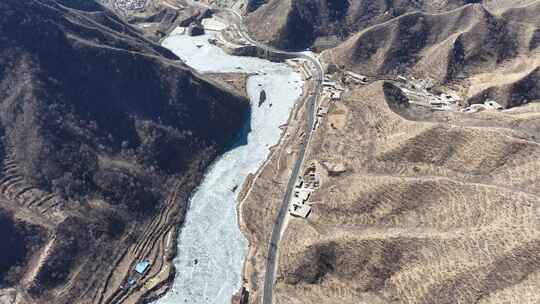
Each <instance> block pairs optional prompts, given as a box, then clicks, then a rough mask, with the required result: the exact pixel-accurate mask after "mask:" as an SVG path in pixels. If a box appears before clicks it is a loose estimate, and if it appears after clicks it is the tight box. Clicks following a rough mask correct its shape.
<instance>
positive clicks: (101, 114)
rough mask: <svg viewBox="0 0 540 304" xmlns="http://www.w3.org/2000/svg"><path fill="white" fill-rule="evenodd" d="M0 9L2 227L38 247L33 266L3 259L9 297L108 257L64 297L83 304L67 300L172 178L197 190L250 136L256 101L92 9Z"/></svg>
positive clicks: (41, 4) (45, 1) (147, 213)
mask: <svg viewBox="0 0 540 304" xmlns="http://www.w3.org/2000/svg"><path fill="white" fill-rule="evenodd" d="M0 11H1V12H2V13H1V14H0V132H1V135H2V137H1V140H0V147H1V149H0V150H1V152H2V153H1V154H2V158H3V168H2V172H1V178H2V179H1V180H0V209H1V210H3V211H2V212H3V213H2V214H5V215H3V217H2V218H6V220H5V221H4V220H1V222H2V223H0V224H2V225H4V224H3V223H4V222H5V223H6V224H5V225H6V227H7V226H9V227H11V228H10V230H7V231H13V238H14V239H15V242H16V243H17V242H18V243H17V244H18V245H17V246H18V247H17V248H22V249H21V250H24V249H25V248H26V247H28V248H33V250H32V252H30V253H28V254H26V253H25V254H24V256H27V257H26V258H24V259H23V261H21V260H17V259H13V258H12V257H10V256H9V255H8V256H5V257H4V256H3V253H0V265H1V267H0V272H2V273H0V276H4V275H5V274H7V273H9V274H10V277H11V278H12V279H11V280H2V281H1V282H0V287H2V286H10V285H14V284H19V285H21V286H23V287H25V288H29V289H28V290H30V291H31V294H32V296H33V297H34V296H35V297H46V295H47V294H48V292H49V291H51V290H52V289H53V288H56V287H58V286H62V285H63V284H65V283H66V280H68V279H69V278H70V276H72V275H74V273H73V271H74V269H73V268H72V267H74V266H73V265H77V269H79V270H80V269H85V267H86V266H88V265H89V264H92V262H91V261H93V260H100V259H101V262H102V263H100V264H99V265H98V266H96V265H95V264H94V265H92V267H93V270H92V271H93V273H92V271H89V270H88V269H87V271H82V272H81V271H80V272H78V273H77V276H79V280H78V281H77V280H75V281H74V282H71V283H70V285H69V288H68V287H66V288H68V290H63V291H62V293H61V294H62V296H64V297H65V301H64V302H66V301H67V302H69V301H72V302H71V303H78V302H79V301H77V300H74V299H76V298H77V297H78V296H81V297H83V294H78V295H77V292H73V293H70V290H77V288H80V286H78V284H83V283H84V284H91V283H92V280H93V279H98V278H92V277H91V276H92V275H93V274H95V275H96V276H99V275H100V273H101V271H103V269H105V268H107V267H111V266H112V265H111V264H108V259H113V258H114V257H115V255H116V254H117V253H118V251H121V249H122V248H124V247H125V246H127V245H128V243H129V241H127V242H126V239H125V238H124V237H125V236H127V235H130V238H129V239H131V240H134V239H135V238H136V237H137V233H138V232H137V231H139V230H142V229H144V225H145V223H146V221H147V219H151V218H152V216H153V215H154V214H155V213H157V212H158V211H159V210H160V208H162V204H163V201H164V200H165V197H166V195H167V194H168V193H169V192H170V191H173V190H174V189H173V188H171V185H172V184H173V183H172V182H171V181H172V180H184V183H183V185H186V188H185V189H183V191H184V192H185V193H187V192H188V191H189V188H190V187H193V185H194V183H195V182H196V180H197V179H198V178H199V176H200V174H201V172H202V170H203V169H204V168H205V166H206V165H207V164H208V163H209V162H210V161H211V160H212V159H213V158H215V157H216V155H217V153H218V152H219V151H220V150H222V149H223V148H224V147H225V146H226V145H227V144H228V143H229V141H230V140H231V139H232V138H233V136H234V135H235V134H236V133H237V131H238V130H239V129H240V128H241V127H242V125H243V122H244V120H245V117H246V115H247V109H248V107H247V100H246V99H245V98H244V97H241V96H239V95H236V94H235V93H232V92H230V91H228V90H225V89H223V88H221V87H220V85H219V84H218V83H217V82H214V81H213V80H209V79H206V78H205V77H202V76H200V75H197V74H196V73H194V72H193V71H191V70H190V69H188V68H187V67H186V66H185V65H184V64H183V63H182V62H180V61H179V60H178V58H176V57H175V55H173V54H172V53H171V52H169V51H168V50H166V49H163V48H162V47H160V46H159V45H156V44H154V43H152V42H150V41H148V40H146V39H145V38H143V37H141V36H139V35H138V34H137V32H136V31H135V30H133V29H131V28H130V27H129V26H128V25H126V24H125V23H124V22H122V21H121V20H120V19H119V18H118V17H116V16H115V15H112V14H111V13H110V12H109V11H107V10H105V9H103V8H102V7H101V5H99V4H97V3H95V2H94V1H90V0H89V1H84V2H81V1H78V2H77V1H67V0H62V1H54V0H39V1H38V0H28V1H19V0H3V1H1V2H0ZM179 203H182V204H183V203H184V202H183V201H182V202H179ZM4 211H5V212H4ZM178 217H180V215H178ZM12 222H18V223H28V224H25V225H22V224H10V223H12ZM38 226H39V228H37V227H38ZM21 227H23V228H24V227H30V228H24V229H23V228H21ZM34 230H36V231H37V230H39V231H42V232H40V233H39V234H36V236H39V240H30V241H27V240H28V239H29V238H28V236H24V234H25V231H34ZM19 236H20V237H19ZM82 240H84V242H83V241H82ZM120 240H122V241H120ZM46 243H48V245H47V246H45V247H46V248H43V246H42V245H43V244H46ZM36 246H37V247H39V246H42V247H39V249H38V248H37V247H36ZM45 249H46V250H45ZM83 249H84V250H83ZM4 260H5V261H7V263H4ZM10 261H16V262H17V263H16V265H10V263H9V262H10ZM96 267H97V268H96ZM81 275H83V276H86V277H84V278H86V280H87V281H84V282H82V281H81V280H80V279H81V277H80V276H81ZM99 279H100V280H102V279H103V277H101V278H99ZM79 281H81V282H79ZM89 286H90V285H89ZM74 294H75V295H76V296H75V298H73V297H74ZM49 296H53V294H52V293H50V294H49ZM84 296H88V295H84ZM55 297H56V296H55ZM61 299H62V297H59V298H58V302H62V301H63V300H61Z"/></svg>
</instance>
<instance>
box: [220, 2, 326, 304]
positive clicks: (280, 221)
mask: <svg viewBox="0 0 540 304" xmlns="http://www.w3.org/2000/svg"><path fill="white" fill-rule="evenodd" d="M225 11H227V12H229V13H231V14H232V15H234V18H235V23H236V25H237V26H238V28H239V29H240V34H241V35H242V37H243V38H244V39H245V40H246V41H248V42H249V43H251V44H253V45H255V46H257V47H258V48H261V49H263V50H265V51H268V52H273V53H277V54H283V55H289V56H291V57H297V58H302V59H305V60H308V61H310V62H311V63H312V64H313V67H315V69H314V70H313V69H312V71H313V72H314V73H313V78H312V79H313V81H314V82H315V92H313V93H310V94H309V95H308V98H307V112H308V123H307V124H306V130H305V136H304V140H303V142H302V143H301V145H300V150H299V152H298V159H297V160H296V162H295V164H294V167H293V169H292V173H291V176H290V178H289V182H288V184H287V190H286V192H285V195H284V196H283V200H282V202H281V206H280V208H279V213H278V216H277V218H276V220H275V221H274V226H273V227H272V236H271V237H270V243H269V244H268V255H267V257H266V267H265V274H264V284H263V299H262V300H263V304H271V303H272V293H273V287H274V282H275V280H276V272H277V256H278V255H277V254H278V249H279V243H280V241H281V236H282V234H283V233H282V232H283V230H284V223H285V218H286V217H287V215H288V210H289V204H290V200H291V195H292V192H293V190H294V185H295V184H296V180H297V179H298V176H299V173H300V168H301V167H302V164H303V163H304V158H305V155H306V148H307V146H308V143H309V140H310V139H311V133H312V131H313V125H314V123H315V116H316V111H317V108H316V104H317V100H319V98H320V96H321V91H322V84H323V78H324V70H323V68H322V65H321V63H320V62H319V60H317V58H315V57H314V56H310V55H308V54H306V53H303V52H288V51H283V50H278V49H276V48H274V47H271V46H268V45H265V44H263V43H260V42H258V41H255V40H253V39H251V37H249V35H248V31H247V29H246V27H245V25H244V22H243V18H242V15H240V14H239V13H238V12H237V11H235V10H232V9H226V10H225Z"/></svg>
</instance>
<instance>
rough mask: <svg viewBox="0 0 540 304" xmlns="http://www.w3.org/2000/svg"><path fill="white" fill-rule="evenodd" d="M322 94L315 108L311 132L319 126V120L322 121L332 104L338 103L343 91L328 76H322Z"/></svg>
mask: <svg viewBox="0 0 540 304" xmlns="http://www.w3.org/2000/svg"><path fill="white" fill-rule="evenodd" d="M324 78H325V79H324V81H323V92H322V96H321V101H320V103H319V106H318V108H317V117H316V119H315V123H314V125H313V130H315V129H316V128H317V126H318V125H319V120H321V119H323V118H324V117H325V116H326V115H327V114H328V109H329V108H330V105H331V104H332V103H333V102H336V101H340V100H341V98H342V96H343V92H344V91H345V89H344V88H343V87H342V86H341V85H339V84H338V83H337V82H335V81H332V80H331V79H330V77H329V76H328V75H326V76H324Z"/></svg>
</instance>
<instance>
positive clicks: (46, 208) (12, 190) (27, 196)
mask: <svg viewBox="0 0 540 304" xmlns="http://www.w3.org/2000/svg"><path fill="white" fill-rule="evenodd" d="M0 195H3V196H4V197H5V198H7V199H8V200H10V201H13V202H16V203H17V204H19V205H21V206H24V207H26V208H28V209H30V210H33V211H35V212H37V213H40V214H44V215H51V214H52V213H54V211H55V210H59V209H61V208H62V207H63V206H64V204H65V200H64V199H63V198H62V197H60V196H59V195H57V194H55V193H47V192H45V191H42V190H40V189H38V188H36V187H35V186H33V185H31V184H30V183H28V181H27V180H26V179H25V177H24V175H23V174H22V173H21V170H20V168H19V165H18V164H17V161H16V159H15V156H14V155H13V152H12V151H11V150H9V149H8V151H7V153H6V157H5V158H4V160H3V162H2V167H1V169H0Z"/></svg>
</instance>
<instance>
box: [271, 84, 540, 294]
mask: <svg viewBox="0 0 540 304" xmlns="http://www.w3.org/2000/svg"><path fill="white" fill-rule="evenodd" d="M385 86H388V84H383V83H381V82H377V83H374V84H372V85H370V86H368V87H364V88H362V89H360V90H357V91H353V92H349V93H348V96H347V97H346V98H345V101H344V103H343V105H340V108H341V107H345V108H346V111H344V112H345V113H347V114H346V115H347V117H346V123H345V125H344V127H343V128H341V129H337V128H332V127H330V126H329V123H326V124H323V125H322V126H321V130H320V131H318V133H316V137H315V139H314V142H313V148H312V151H314V152H313V153H312V155H311V158H312V159H313V160H317V161H319V162H325V163H343V164H344V165H345V166H346V167H347V168H349V170H348V171H347V172H346V173H345V174H342V175H339V176H335V175H329V174H327V172H323V184H322V188H321V189H320V190H318V191H317V192H316V193H314V196H313V198H312V201H313V202H317V203H314V204H313V206H312V207H313V213H312V215H311V216H310V217H309V218H308V220H307V221H306V220H298V219H292V220H291V222H290V224H289V227H288V229H287V231H286V235H285V239H284V241H283V243H282V244H281V247H280V248H282V249H281V250H280V267H279V278H278V284H277V288H276V297H277V299H276V303H351V304H352V303H356V304H357V303H366V304H367V303H370V304H371V303H407V304H409V303H425V304H432V303H437V304H440V303H448V304H450V303H531V304H532V303H538V301H540V296H539V294H538V292H537V290H538V288H540V281H539V280H538V278H539V276H540V219H539V210H540V193H539V189H540V173H539V172H540V171H539V170H538V169H540V160H539V159H538V157H537V155H538V152H539V149H540V145H539V143H538V140H537V138H535V137H534V136H533V135H532V134H536V135H537V134H538V132H537V131H538V124H539V123H540V120H539V119H540V116H539V115H538V110H539V108H538V106H537V105H533V104H531V105H528V106H527V107H523V108H518V109H516V110H514V111H508V112H499V113H480V114H479V115H477V116H474V117H472V118H471V117H470V116H467V115H465V114H461V113H434V114H426V115H425V116H423V117H421V118H418V117H413V116H412V115H410V109H408V108H406V107H404V106H398V105H395V104H393V103H392V101H391V100H392V98H389V97H390V96H386V94H385V92H387V90H385V89H384V87H385ZM341 112H343V111H340V114H339V115H341ZM332 115H338V113H337V112H333V110H331V111H330V113H329V120H330V119H331V117H332ZM321 168H324V167H321Z"/></svg>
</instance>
